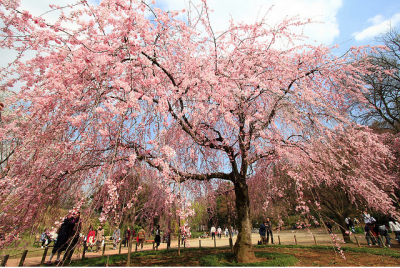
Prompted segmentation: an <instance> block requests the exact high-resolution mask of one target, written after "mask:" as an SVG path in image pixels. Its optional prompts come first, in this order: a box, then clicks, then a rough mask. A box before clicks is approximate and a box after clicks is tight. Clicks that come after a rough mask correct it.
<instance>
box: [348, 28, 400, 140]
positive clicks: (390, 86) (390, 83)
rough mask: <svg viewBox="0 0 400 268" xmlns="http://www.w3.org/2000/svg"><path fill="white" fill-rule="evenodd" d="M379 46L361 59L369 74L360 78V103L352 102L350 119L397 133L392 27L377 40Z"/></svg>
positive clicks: (399, 88)
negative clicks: (361, 87)
mask: <svg viewBox="0 0 400 268" xmlns="http://www.w3.org/2000/svg"><path fill="white" fill-rule="evenodd" d="M377 41H378V42H380V43H382V44H383V45H384V46H382V47H381V48H380V49H378V50H374V51H371V53H369V55H368V57H367V58H366V59H365V60H366V61H368V62H369V63H370V64H371V67H370V68H371V69H370V70H371V71H370V72H369V73H367V74H364V75H362V79H363V80H364V82H365V83H366V84H367V90H366V92H365V93H364V100H366V101H367V102H365V101H363V100H360V102H356V103H354V104H353V105H354V110H353V111H352V115H353V117H355V118H356V119H357V120H360V122H361V123H362V124H366V125H369V126H373V127H375V128H379V129H386V130H390V131H391V132H393V133H399V132H400V35H399V32H398V30H397V29H396V28H391V29H390V30H389V31H388V32H387V33H385V34H383V35H382V36H381V37H379V38H378V39H377Z"/></svg>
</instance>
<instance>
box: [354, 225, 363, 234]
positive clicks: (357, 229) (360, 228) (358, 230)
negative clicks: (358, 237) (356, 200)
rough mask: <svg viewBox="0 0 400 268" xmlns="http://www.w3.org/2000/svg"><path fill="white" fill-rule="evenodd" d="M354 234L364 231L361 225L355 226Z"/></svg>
mask: <svg viewBox="0 0 400 268" xmlns="http://www.w3.org/2000/svg"><path fill="white" fill-rule="evenodd" d="M355 231H356V234H363V233H364V229H363V228H362V227H359V226H357V227H356V228H355Z"/></svg>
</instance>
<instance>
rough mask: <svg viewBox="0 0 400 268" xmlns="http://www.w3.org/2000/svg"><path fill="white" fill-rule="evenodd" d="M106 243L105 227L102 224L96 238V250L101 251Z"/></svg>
mask: <svg viewBox="0 0 400 268" xmlns="http://www.w3.org/2000/svg"><path fill="white" fill-rule="evenodd" d="M103 243H104V229H103V227H102V226H101V225H100V226H99V228H98V229H97V238H96V252H99V250H100V247H101V246H103Z"/></svg>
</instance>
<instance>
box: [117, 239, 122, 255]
mask: <svg viewBox="0 0 400 268" xmlns="http://www.w3.org/2000/svg"><path fill="white" fill-rule="evenodd" d="M121 247H122V241H121V240H120V241H119V250H118V254H121Z"/></svg>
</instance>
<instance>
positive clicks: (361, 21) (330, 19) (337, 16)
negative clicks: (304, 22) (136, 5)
mask: <svg viewBox="0 0 400 268" xmlns="http://www.w3.org/2000/svg"><path fill="white" fill-rule="evenodd" d="M189 1H190V0H156V1H155V6H156V7H159V8H161V9H163V10H182V9H186V10H188V3H189ZM192 1H194V3H199V1H200V0H192ZM73 2H75V1H71V0H35V1H32V0H21V3H22V8H21V9H25V10H28V11H30V12H32V13H33V14H34V15H39V14H42V13H44V12H45V11H47V10H48V5H49V4H51V3H55V4H58V5H60V6H62V5H64V4H67V3H69V4H70V3H73ZM89 2H90V3H92V4H98V3H99V2H100V0H89ZM146 2H149V3H150V2H151V1H150V0H146ZM208 5H209V7H210V9H212V10H214V11H213V12H212V14H211V16H210V17H211V23H212V26H213V28H214V30H215V31H222V30H224V29H225V28H226V27H227V25H228V21H229V19H230V18H231V17H232V18H233V19H234V20H235V21H243V22H249V23H251V22H255V21H256V20H257V19H258V20H259V18H261V17H262V16H264V15H265V14H267V11H268V10H269V9H270V8H271V7H272V9H271V10H270V11H269V12H268V14H267V16H266V18H267V23H268V24H269V25H274V24H275V23H277V22H278V21H280V20H282V19H283V18H285V17H286V16H289V17H292V16H295V15H298V16H300V17H301V18H311V19H313V20H315V21H318V22H321V23H315V24H313V25H309V26H307V27H306V28H305V29H304V31H305V34H306V35H307V36H309V37H310V40H309V41H308V42H309V43H311V44H314V45H319V44H324V45H328V46H333V45H335V44H339V45H340V48H339V49H338V50H336V53H337V54H342V53H344V52H346V51H347V50H348V49H349V48H350V47H351V46H360V45H366V44H377V43H376V41H375V38H376V37H378V36H379V35H380V34H382V33H384V32H385V31H387V30H388V29H389V27H397V28H400V1H399V0H380V1H378V0H209V1H208ZM54 15H55V14H54ZM46 16H47V17H45V18H46V19H49V20H50V21H51V20H52V19H54V18H52V17H51V16H52V15H51V13H50V14H48V15H46ZM1 54H4V53H2V52H0V56H1ZM3 62H4V61H3ZM1 65H3V64H1ZM3 66H4V65H3Z"/></svg>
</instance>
